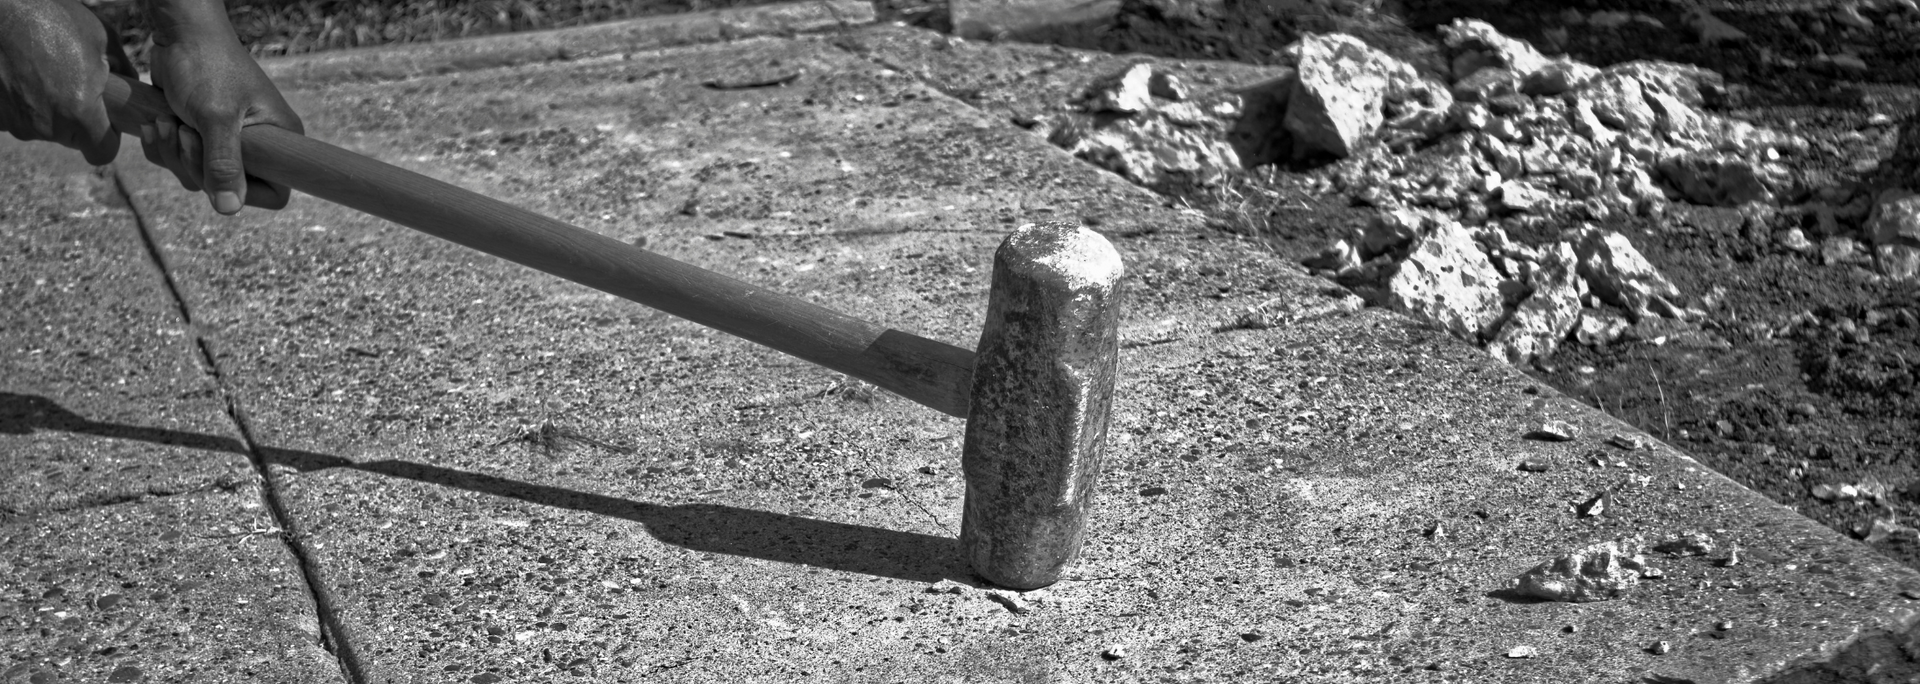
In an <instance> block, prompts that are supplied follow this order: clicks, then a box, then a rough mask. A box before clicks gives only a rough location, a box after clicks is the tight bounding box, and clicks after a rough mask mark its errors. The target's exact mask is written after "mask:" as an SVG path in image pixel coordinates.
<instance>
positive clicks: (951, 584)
mask: <svg viewBox="0 0 1920 684" xmlns="http://www.w3.org/2000/svg"><path fill="white" fill-rule="evenodd" d="M971 589H973V587H969V586H967V585H965V584H961V583H959V582H955V581H953V580H950V579H943V580H940V581H938V582H934V583H933V584H932V585H931V586H928V587H927V593H929V594H965V593H967V591H968V590H971Z"/></svg>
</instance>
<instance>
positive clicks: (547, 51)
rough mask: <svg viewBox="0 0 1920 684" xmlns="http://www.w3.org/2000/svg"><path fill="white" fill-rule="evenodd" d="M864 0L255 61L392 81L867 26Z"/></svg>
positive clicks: (293, 71) (293, 78) (294, 79)
mask: <svg viewBox="0 0 1920 684" xmlns="http://www.w3.org/2000/svg"><path fill="white" fill-rule="evenodd" d="M874 20H875V15H874V11H873V3H871V2H869V1H868V0H807V1H805V2H787V3H779V4H772V5H757V6H752V7H733V8H727V9H718V10H707V11H701V12H688V13H685V14H672V15H663V16H657V17H642V18H639V19H628V20H625V21H616V22H610V23H605V24H592V25H588V26H579V27H573V28H562V29H553V30H547V31H534V32H528V33H509V34H501V35H494V36H482V37H478V38H463V39H459V40H449V41H443V42H436V43H424V44H404V45H388V46H381V47H373V48H364V49H357V50H342V51H338V52H327V53H320V54H310V55H296V56H291V57H281V58H274V59H265V60H261V62H260V65H261V67H262V68H264V69H266V71H267V75H268V76H271V77H272V78H273V79H274V81H275V82H277V83H279V84H280V85H281V87H283V88H284V87H292V86H294V85H295V84H298V85H307V86H311V85H320V84H325V83H333V82H342V81H345V82H355V81H393V80H402V79H408V78H414V77H417V76H425V75H429V74H445V73H453V72H460V71H472V70H476V69H492V68H498V67H508V66H518V65H522V64H534V63H539V62H554V61H568V60H573V59H579V58H582V57H592V56H597V55H605V54H611V53H615V52H630V51H634V50H649V49H658V48H666V47H674V46H679V45H693V44H699V43H713V42H721V41H728V40H735V39H739V38H748V37H753V36H767V35H793V34H798V33H805V32H812V31H822V30H828V29H835V28H848V27H853V26H861V25H865V24H871V23H873V22H874Z"/></svg>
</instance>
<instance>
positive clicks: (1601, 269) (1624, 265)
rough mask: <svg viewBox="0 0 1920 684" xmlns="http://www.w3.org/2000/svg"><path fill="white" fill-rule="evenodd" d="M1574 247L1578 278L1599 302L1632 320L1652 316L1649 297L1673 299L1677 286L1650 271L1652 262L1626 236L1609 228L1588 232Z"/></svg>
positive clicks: (1678, 294)
mask: <svg viewBox="0 0 1920 684" xmlns="http://www.w3.org/2000/svg"><path fill="white" fill-rule="evenodd" d="M1577 250H1578V252H1579V255H1580V266H1579V272H1580V277H1582V278H1585V279H1586V281H1587V288H1588V289H1589V290H1592V291H1593V294H1594V296H1596V297H1599V298H1600V300H1601V301H1604V302H1606V303H1608V304H1612V305H1614V306H1618V307H1620V308H1622V309H1625V310H1626V311H1627V312H1628V313H1629V314H1630V315H1631V316H1633V318H1634V319H1635V320H1638V319H1641V318H1645V317H1647V316H1649V315H1653V314H1652V313H1651V312H1650V311H1649V306H1650V305H1651V302H1652V300H1653V298H1655V297H1666V298H1668V299H1677V298H1678V297H1679V296H1680V288H1678V287H1675V286H1674V285H1673V283H1672V282H1671V281H1668V280H1667V277H1666V276H1664V275H1661V274H1660V272H1659V271H1657V270H1654V268H1653V264H1652V263H1650V262H1648V261H1647V259H1646V257H1644V256H1641V255H1640V251H1639V250H1636V249H1634V248H1633V243H1632V242H1630V241H1628V240H1627V236H1625V235H1621V234H1619V233H1616V232H1612V231H1606V232H1602V231H1592V232H1590V233H1588V234H1587V236H1586V238H1585V239H1583V240H1582V241H1581V242H1580V244H1579V246H1578V247H1577Z"/></svg>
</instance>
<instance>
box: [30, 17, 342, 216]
mask: <svg viewBox="0 0 1920 684" xmlns="http://www.w3.org/2000/svg"><path fill="white" fill-rule="evenodd" d="M4 1H5V0H0V2H4ZM186 4H188V3H161V2H152V3H149V7H150V11H149V15H150V17H151V18H152V20H153V23H154V46H153V52H152V53H151V58H152V63H151V66H152V68H153V84H154V85H155V86H158V87H159V88H160V90H161V91H162V92H164V93H166V96H167V104H168V105H170V106H171V107H172V109H173V112H174V116H175V117H177V118H174V117H161V118H160V119H159V120H157V121H154V122H153V123H152V124H149V125H146V126H142V127H141V130H140V142H141V147H142V148H143V149H144V151H145V152H146V154H147V159H148V160H150V161H152V162H153V163H155V164H159V165H161V166H164V167H167V169H168V170H171V171H173V175H174V177H175V178H178V179H179V180H180V185H181V186H182V187H185V188H186V189H188V190H192V191H196V192H199V191H204V192H206V193H207V198H208V199H209V200H210V201H212V203H213V208H214V210H215V211H218V212H220V213H222V214H234V213H237V212H239V211H240V207H241V206H242V205H248V206H255V207H261V208H264V209H280V208H283V207H285V206H287V200H288V199H290V198H291V197H292V191H291V190H290V189H288V188H287V187H286V186H284V185H279V184H276V183H269V182H267V181H264V180H261V179H259V178H254V177H251V176H248V175H246V169H245V167H244V166H243V165H242V163H241V159H240V129H242V128H244V127H247V126H252V125H256V124H268V125H273V126H279V127H280V128H284V129H286V130H289V131H292V132H294V133H305V132H306V128H305V127H304V126H302V125H301V123H300V116H299V115H298V114H295V113H294V111H293V108H292V107H289V106H287V101H286V99H285V98H283V97H281V95H280V90H279V89H278V88H275V87H274V85H273V81H271V80H268V78H267V75H266V72H264V71H261V70H260V65H259V64H258V63H255V62H254V61H253V56H252V55H249V54H247V50H246V48H245V47H242V46H241V45H240V40H239V39H238V38H236V37H235V36H234V34H233V27H232V26H231V25H229V24H228V23H227V19H226V15H225V13H224V11H217V12H215V11H206V12H201V11H198V10H199V9H200V8H191V9H192V10H193V11H189V10H187V9H180V10H179V11H177V12H176V11H174V10H176V9H179V6H181V5H186ZM167 5H172V6H171V7H169V6H167ZM212 6H213V7H214V8H218V7H219V3H213V5H212Z"/></svg>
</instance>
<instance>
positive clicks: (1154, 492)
mask: <svg viewBox="0 0 1920 684" xmlns="http://www.w3.org/2000/svg"><path fill="white" fill-rule="evenodd" d="M1140 495H1141V496H1166V495H1167V488H1166V487H1145V488H1142V489H1141V490H1140Z"/></svg>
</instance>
